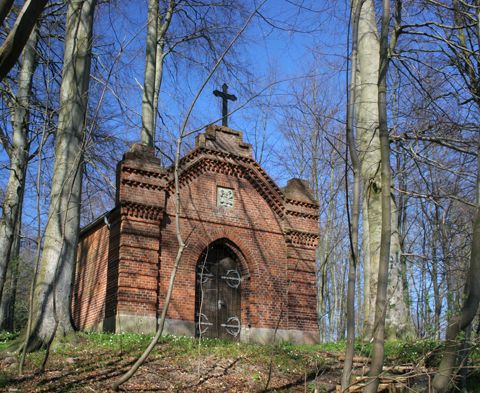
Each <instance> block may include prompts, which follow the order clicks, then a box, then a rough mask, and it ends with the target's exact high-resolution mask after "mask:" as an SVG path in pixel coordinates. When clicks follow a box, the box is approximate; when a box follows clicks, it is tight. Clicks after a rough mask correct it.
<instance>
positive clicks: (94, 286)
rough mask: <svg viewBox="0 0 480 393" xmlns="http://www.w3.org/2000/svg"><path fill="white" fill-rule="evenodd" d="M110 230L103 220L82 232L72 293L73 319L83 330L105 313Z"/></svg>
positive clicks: (93, 325) (93, 327) (78, 327)
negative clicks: (87, 230) (86, 231)
mask: <svg viewBox="0 0 480 393" xmlns="http://www.w3.org/2000/svg"><path fill="white" fill-rule="evenodd" d="M109 236H110V233H109V231H108V228H107V226H106V225H105V224H103V223H100V224H98V225H97V226H96V227H95V228H92V229H91V230H90V231H89V232H88V233H87V234H85V235H84V236H82V238H81V240H80V242H79V245H78V258H77V260H78V263H77V268H76V274H75V286H74V295H73V297H72V302H73V305H72V309H73V321H74V324H75V327H76V328H77V329H80V330H92V329H95V328H96V327H97V326H99V325H100V324H101V323H102V322H103V319H104V317H105V298H106V294H107V272H108V246H109Z"/></svg>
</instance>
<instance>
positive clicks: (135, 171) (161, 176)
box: [122, 165, 169, 180]
mask: <svg viewBox="0 0 480 393" xmlns="http://www.w3.org/2000/svg"><path fill="white" fill-rule="evenodd" d="M122 171H123V172H126V173H133V174H135V175H140V176H143V177H150V178H153V179H165V180H167V179H168V178H169V173H168V172H167V171H166V170H165V171H161V172H154V171H146V170H143V169H139V168H133V167H131V166H127V165H124V166H123V167H122Z"/></svg>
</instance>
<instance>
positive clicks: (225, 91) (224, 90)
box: [213, 83, 237, 127]
mask: <svg viewBox="0 0 480 393" xmlns="http://www.w3.org/2000/svg"><path fill="white" fill-rule="evenodd" d="M213 94H214V95H215V96H216V97H221V98H222V126H225V127H228V100H230V101H236V100H237V97H235V96H234V95H233V94H228V86H227V84H226V83H224V84H223V85H222V91H218V90H214V91H213Z"/></svg>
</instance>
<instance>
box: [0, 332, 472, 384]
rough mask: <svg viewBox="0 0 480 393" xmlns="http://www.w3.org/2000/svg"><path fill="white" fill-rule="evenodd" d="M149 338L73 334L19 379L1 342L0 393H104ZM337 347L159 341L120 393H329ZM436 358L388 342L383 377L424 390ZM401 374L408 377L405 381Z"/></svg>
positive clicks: (413, 346)
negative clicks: (123, 392)
mask: <svg viewBox="0 0 480 393" xmlns="http://www.w3.org/2000/svg"><path fill="white" fill-rule="evenodd" d="M0 337H1V335H0ZM150 338H151V337H150V336H143V335H135V334H120V335H112V334H104V333H102V334H99V333H92V334H79V335H78V336H77V339H76V342H75V343H71V342H70V343H63V344H60V345H58V346H57V347H56V348H55V349H54V350H52V351H51V353H50V355H49V358H48V361H47V364H46V367H45V370H44V371H43V372H41V371H40V367H41V364H42V362H43V360H44V358H45V352H44V351H40V352H36V353H31V354H29V355H28V358H27V361H26V368H25V372H24V375H23V376H18V375H17V367H18V365H17V364H16V359H15V358H14V357H12V356H8V354H7V353H6V352H5V348H7V347H8V345H9V342H8V340H7V339H4V340H3V342H2V341H1V340H0V350H2V349H4V351H3V356H2V359H0V391H5V392H22V393H23V392H109V391H111V390H110V386H111V384H112V382H113V381H114V380H115V379H116V378H118V376H119V375H121V374H122V373H124V372H125V371H126V370H127V369H128V367H129V366H130V365H131V364H133V362H134V361H135V360H136V358H137V357H138V355H139V354H140V353H141V351H142V350H143V349H144V348H145V347H146V346H147V344H148V342H149V340H150ZM344 346H345V344H344V343H334V344H322V345H291V344H288V343H279V344H276V345H254V344H243V343H242V344H241V343H235V342H227V341H221V340H211V339H205V340H202V341H199V340H197V339H193V338H187V337H172V336H166V337H163V338H162V339H161V341H160V343H159V344H158V345H157V347H156V348H155V349H154V351H153V352H152V354H151V355H150V357H149V358H148V360H147V362H146V364H145V365H144V366H143V367H141V368H140V370H139V371H138V372H137V374H136V375H135V376H134V377H133V378H132V379H131V380H130V381H128V382H127V383H125V384H124V385H123V386H122V391H125V392H159V391H165V392H314V391H316V392H334V391H335V389H336V387H337V385H338V383H339V380H340V375H341V368H342V359H343V358H342V354H343V351H344ZM356 349H357V353H358V356H357V357H356V358H355V360H356V363H355V365H356V373H357V374H358V376H357V378H359V379H361V375H362V373H363V374H365V372H366V369H367V368H368V360H367V358H366V357H365V356H366V355H368V352H369V351H370V347H369V346H368V345H363V344H358V345H357V348H356ZM437 353H438V345H437V344H436V343H435V342H433V341H416V342H411V343H406V342H398V341H396V342H389V343H387V345H386V356H387V361H386V364H387V365H389V367H390V371H391V373H389V375H390V376H388V377H386V378H387V380H393V381H395V380H396V381H401V382H400V385H402V384H403V385H405V386H407V385H408V391H410V392H412V391H417V388H418V389H420V388H425V387H426V386H427V385H428V379H429V373H433V371H434V369H433V368H430V367H431V366H432V363H435V362H437V361H438V359H437V358H438V355H437ZM476 353H477V351H475V354H476ZM477 359H478V358H477ZM362 362H363V363H362ZM399 368H400V369H399ZM399 370H400V371H401V372H400V373H399V372H398V371H399ZM405 372H407V375H411V376H412V377H409V378H405ZM402 374H403V375H402ZM413 375H415V376H414V377H413ZM473 379H475V380H476V382H475V381H473ZM470 380H471V381H472V386H476V385H477V383H478V386H480V378H478V373H476V374H475V376H474V377H472V378H470ZM397 389H398V384H397ZM397 391H401V390H397ZM471 391H472V392H473V391H476V390H471ZM478 391H480V387H479V390H478Z"/></svg>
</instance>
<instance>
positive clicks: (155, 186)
mask: <svg viewBox="0 0 480 393" xmlns="http://www.w3.org/2000/svg"><path fill="white" fill-rule="evenodd" d="M122 184H125V185H126V186H130V187H138V188H145V189H147V190H157V191H159V190H164V189H165V187H164V186H161V185H158V184H152V183H145V182H141V181H137V180H129V179H122Z"/></svg>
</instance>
